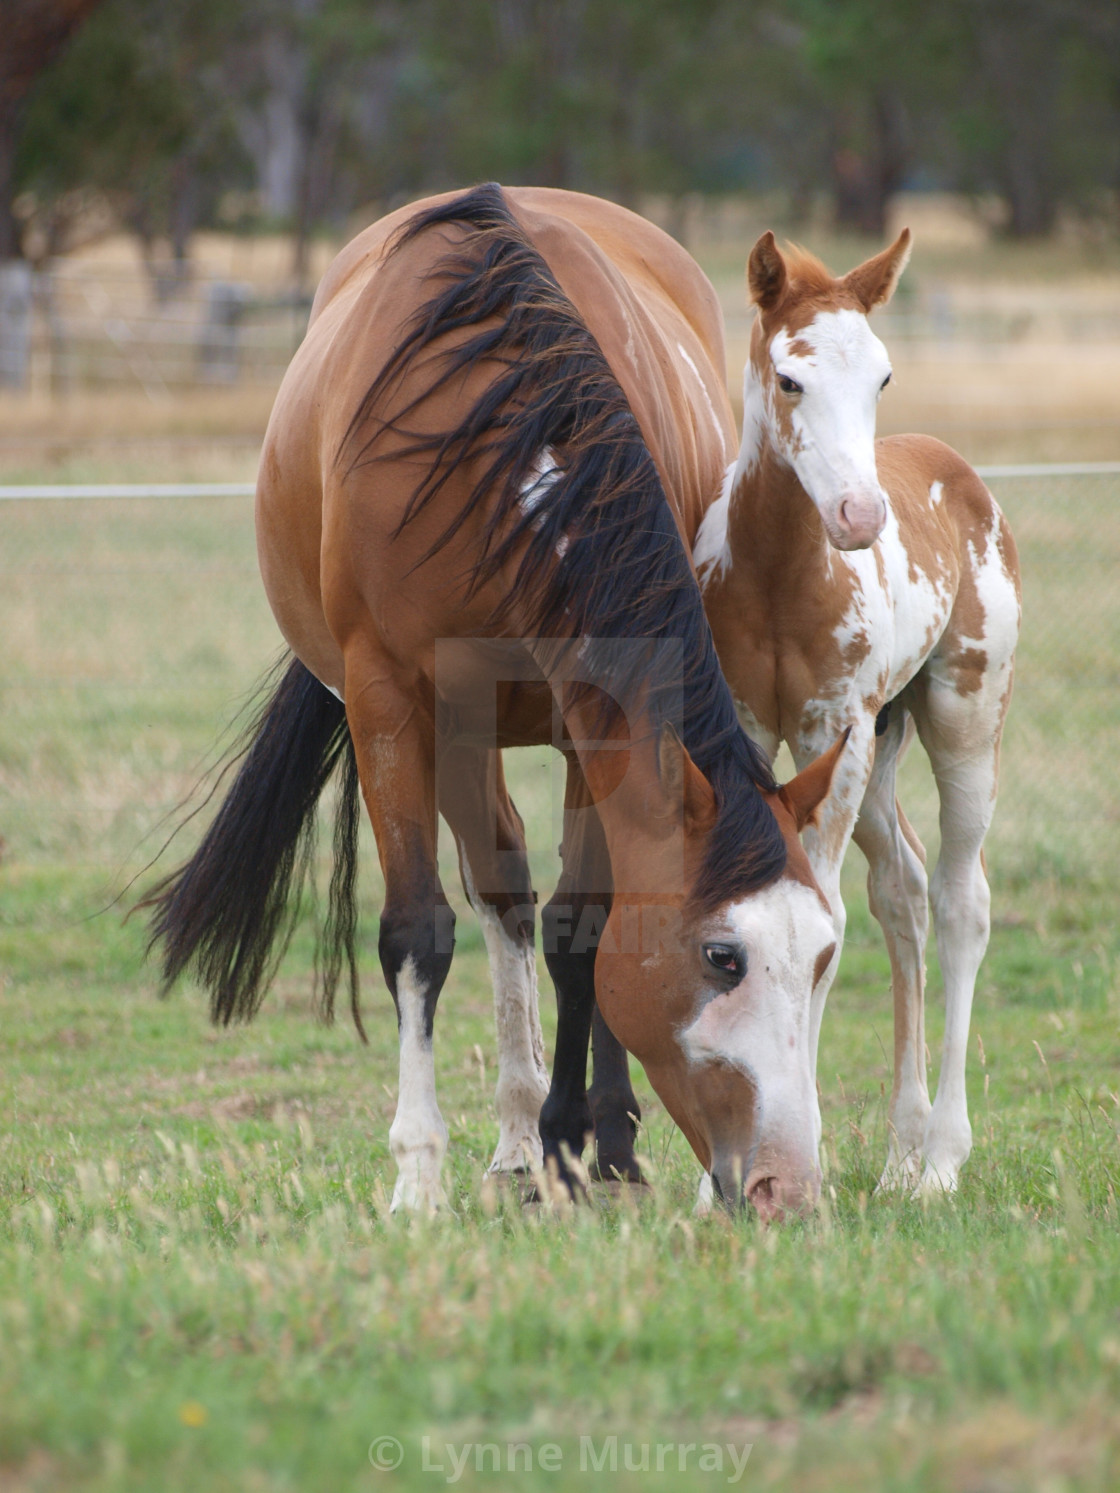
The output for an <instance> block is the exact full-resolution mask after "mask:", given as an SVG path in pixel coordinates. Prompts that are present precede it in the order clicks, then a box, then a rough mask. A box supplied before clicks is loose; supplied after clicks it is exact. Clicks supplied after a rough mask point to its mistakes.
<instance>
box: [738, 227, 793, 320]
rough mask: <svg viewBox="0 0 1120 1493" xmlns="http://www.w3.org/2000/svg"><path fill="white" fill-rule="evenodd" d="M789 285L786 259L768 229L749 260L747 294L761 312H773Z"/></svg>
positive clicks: (752, 251)
mask: <svg viewBox="0 0 1120 1493" xmlns="http://www.w3.org/2000/svg"><path fill="white" fill-rule="evenodd" d="M788 284H789V276H788V275H787V274H786V262H785V259H784V258H783V257H782V251H781V249H779V248H778V241H777V239H776V238H775V237H774V235H773V234H772V233H771V232H770V230H769V228H768V229H767V230H766V232H765V233H764V234H763V235H762V237H761V238H760V239H759V241H758V243H757V244H755V246H754V248H753V249H752V250H751V257H750V258H749V259H748V260H747V293H748V295H749V296H750V298H751V300H752V301H753V302H754V303H755V305H756V306H757V307H758V309H759V310H760V311H773V309H774V307H775V306H776V305H777V304H778V302H779V301H780V300H781V299H782V297H783V296H784V295H785V293H786V287H787V285H788Z"/></svg>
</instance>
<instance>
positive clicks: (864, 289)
mask: <svg viewBox="0 0 1120 1493" xmlns="http://www.w3.org/2000/svg"><path fill="white" fill-rule="evenodd" d="M909 258H910V230H909V228H904V229H903V230H902V232H901V233H900V234H899V235H898V237H897V238H896V239H895V241H894V243H893V244H892V245H891V246H890V248H889V249H884V250H883V252H882V253H881V254H876V255H875V257H874V259H868V260H866V261H865V262H864V263H863V264H857V265H856V267H855V269H854V270H849V271H848V273H847V274H846V275H845V276H844V278H843V280H842V281H841V282H840V283H841V284H842V285H844V286H846V287H847V289H848V290H850V291H851V293H852V294H853V295H854V296H855V298H856V300H857V301H858V302H859V303H860V305H861V306H862V307H863V309H864V310H865V311H870V310H871V309H872V307H874V306H882V305H885V304H886V302H887V301H889V300H890V298H891V296H892V295H894V288H895V286H896V285H897V284H898V282H899V278H900V276H901V275H902V272H903V270H904V269H905V268H906V263H907V260H909Z"/></svg>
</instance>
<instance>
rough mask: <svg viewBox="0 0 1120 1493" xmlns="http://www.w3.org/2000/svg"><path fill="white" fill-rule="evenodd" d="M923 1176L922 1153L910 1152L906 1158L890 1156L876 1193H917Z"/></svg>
mask: <svg viewBox="0 0 1120 1493" xmlns="http://www.w3.org/2000/svg"><path fill="white" fill-rule="evenodd" d="M921 1176H922V1153H921V1151H910V1152H909V1153H908V1154H907V1155H906V1156H888V1157H887V1164H886V1166H885V1167H884V1168H883V1174H882V1176H881V1177H880V1178H879V1181H878V1183H877V1184H876V1187H875V1191H876V1192H909V1193H913V1192H916V1191H917V1188H918V1183H919V1181H920V1180H921Z"/></svg>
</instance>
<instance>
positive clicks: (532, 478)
mask: <svg viewBox="0 0 1120 1493" xmlns="http://www.w3.org/2000/svg"><path fill="white" fill-rule="evenodd" d="M560 477H561V470H560V466H559V463H558V462H557V460H556V454H555V452H554V451H553V449H552V447H551V446H545V447H543V448H542V449H541V450H540V451H539V452H538V453H537V459H536V461H534V463H533V465H532V467H531V468H530V470H529V475H528V477H526V479H525V481H524V482H523V483H522V484H521V496H520V497H519V498H518V500H517V501H518V502H519V503H520V504H521V510H522V512H523V513H535V512H536V511H537V509H538V508H539V507H540V506H541V504H542V503H543V502H544V500H545V499H546V498H547V497H548V494H549V491H550V490H551V489H552V488H553V487H555V485H556V483H557V482H559V480H560Z"/></svg>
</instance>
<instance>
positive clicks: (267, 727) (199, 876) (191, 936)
mask: <svg viewBox="0 0 1120 1493" xmlns="http://www.w3.org/2000/svg"><path fill="white" fill-rule="evenodd" d="M281 670H282V671H283V672H282V676H281V678H280V680H279V683H278V684H276V685H275V687H274V688H272V689H271V690H270V692H269V694H268V697H267V699H266V700H265V702H264V704H263V705H262V706H261V708H260V710H259V711H258V712H257V714H256V716H255V717H254V719H253V720H252V721H251V722H250V724H249V726H248V727H247V728H246V730H245V733H244V735H243V736H242V738H241V741H240V742H239V743H238V745H237V747H236V748H235V749H234V752H233V753H232V756H231V759H230V763H227V766H228V765H231V763H232V762H235V761H239V762H240V766H239V767H238V771H237V776H236V777H235V779H234V781H233V785H232V786H231V788H230V789H229V792H228V793H227V794H226V797H225V799H224V801H223V802H222V806H221V808H220V809H219V810H218V812H217V814H216V816H215V817H214V820H213V822H212V823H211V825H210V827H209V829H208V830H207V831H206V834H205V835H204V836H203V839H202V843H201V844H200V845H199V847H198V849H197V850H196V851H195V853H194V855H192V856H191V858H190V860H189V861H187V862H186V864H185V865H183V866H180V867H179V869H178V870H177V871H173V872H172V873H171V875H170V876H168V877H166V878H165V879H164V880H163V881H161V882H160V883H159V884H158V885H157V886H156V887H154V888H153V890H152V891H151V892H149V894H148V895H147V896H146V897H145V898H144V900H143V901H142V902H141V903H140V904H139V906H140V907H148V908H151V909H153V911H152V916H151V923H150V936H149V940H148V951H149V953H150V952H151V951H152V950H153V949H154V948H155V946H156V945H157V944H158V945H161V946H162V963H163V979H164V989H165V990H166V989H167V988H168V987H169V986H170V985H171V984H172V982H173V981H174V980H175V979H176V978H177V977H178V976H179V975H180V974H182V972H183V971H184V970H185V969H187V968H191V967H193V969H194V970H195V972H196V973H197V975H198V977H199V979H200V980H201V982H202V984H203V985H204V986H205V987H206V989H207V990H208V991H209V993H210V1015H211V1018H212V1019H213V1020H214V1021H215V1022H220V1023H222V1024H223V1025H225V1026H228V1025H229V1023H230V1022H231V1021H248V1020H250V1019H251V1017H252V1016H253V1015H254V1014H255V1013H256V1010H257V1007H258V1006H259V1005H260V1003H261V1000H262V998H263V996H264V993H265V991H266V989H267V988H268V985H269V982H270V980H271V979H272V976H273V974H274V973H275V971H276V966H277V965H278V964H279V962H280V959H281V958H282V957H283V954H284V950H285V949H286V948H287V945H288V940H289V939H290V938H291V935H292V929H293V927H294V926H295V922H296V918H297V916H298V913H299V905H300V892H301V889H302V887H303V883H304V881H305V879H306V876H307V872H308V869H309V865H310V861H311V856H312V854H313V851H314V847H315V821H316V807H317V805H318V802H319V796H320V794H321V793H322V791H323V789H324V787H325V786H326V784H327V781H328V779H329V778H330V776H331V774H332V773H333V772H334V771H335V769H336V768H337V767H341V781H340V785H339V794H338V804H337V808H336V811H335V825H334V870H333V873H332V876H331V884H330V896H329V906H328V911H327V918H326V922H325V925H324V926H323V928H322V929H321V932H320V939H319V949H318V951H317V955H316V964H317V971H316V973H317V982H316V983H317V996H318V1003H319V1008H320V1010H321V1011H322V1013H323V1015H324V1016H325V1017H326V1018H327V1019H328V1020H329V1019H330V1018H331V1016H332V1015H333V1010H334V995H335V991H336V989H337V987H338V982H339V978H340V976H341V974H342V968H343V965H344V964H345V965H346V967H347V973H348V977H349V983H350V1009H351V1011H352V1012H353V1016H354V1022H355V1025H356V1026H357V1028H358V1031H359V1033H360V1034H361V1036H362V1037H363V1039H364V1037H365V1032H364V1031H363V1030H362V1022H361V1016H360V1014H359V1009H358V963H357V956H356V952H355V938H356V929H357V912H356V907H355V900H354V891H355V882H356V876H357V865H358V824H359V796H358V769H357V763H356V760H355V757H354V745H353V742H352V741H351V739H350V731H349V728H348V726H347V724H346V711H345V708H344V706H343V705H342V703H341V701H339V700H338V699H337V698H336V696H334V695H333V694H331V692H330V691H329V690H327V689H326V688H325V687H324V686H323V685H322V684H320V683H319V681H318V680H317V679H316V678H315V676H314V675H313V674H311V673H309V671H308V670H307V669H305V668H304V666H303V665H302V664H301V663H300V662H299V660H298V659H294V658H293V659H291V660H290V661H289V662H288V664H287V667H286V668H285V667H284V661H283V660H282V661H281V663H280V664H279V665H278V666H277V669H276V671H275V672H274V674H273V676H270V679H269V680H268V683H269V684H271V683H272V679H273V678H274V677H275V673H280V671H281Z"/></svg>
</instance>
